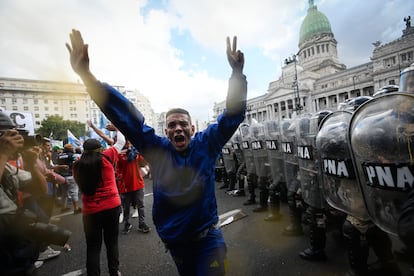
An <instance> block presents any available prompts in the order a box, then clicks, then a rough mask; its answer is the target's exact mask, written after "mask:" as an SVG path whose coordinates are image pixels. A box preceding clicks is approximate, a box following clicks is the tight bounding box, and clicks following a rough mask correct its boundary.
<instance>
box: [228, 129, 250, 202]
mask: <svg viewBox="0 0 414 276" xmlns="http://www.w3.org/2000/svg"><path fill="white" fill-rule="evenodd" d="M241 141H242V138H241V134H240V132H239V131H237V132H235V133H234V135H233V137H232V138H231V142H232V148H233V152H234V155H235V156H236V160H237V164H238V167H237V172H236V179H237V182H238V183H239V185H238V189H237V190H236V191H235V192H234V193H233V196H245V195H246V193H245V191H244V180H245V178H246V177H247V171H246V161H245V160H244V155H243V151H242V148H241Z"/></svg>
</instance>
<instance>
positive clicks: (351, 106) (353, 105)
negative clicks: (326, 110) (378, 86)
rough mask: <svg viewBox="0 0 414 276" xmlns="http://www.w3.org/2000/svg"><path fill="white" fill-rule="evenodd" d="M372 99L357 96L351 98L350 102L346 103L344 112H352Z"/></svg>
mask: <svg viewBox="0 0 414 276" xmlns="http://www.w3.org/2000/svg"><path fill="white" fill-rule="evenodd" d="M372 99H373V98H372V97H371V96H358V97H355V98H352V99H351V100H349V101H347V102H346V107H345V110H348V111H351V112H354V111H355V110H357V108H358V107H360V106H361V105H362V104H363V103H365V102H367V101H369V100H372Z"/></svg>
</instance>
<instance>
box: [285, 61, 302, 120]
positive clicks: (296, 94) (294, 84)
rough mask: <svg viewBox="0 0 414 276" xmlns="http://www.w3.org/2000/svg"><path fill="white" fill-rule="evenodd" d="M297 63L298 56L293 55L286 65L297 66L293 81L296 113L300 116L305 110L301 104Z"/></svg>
mask: <svg viewBox="0 0 414 276" xmlns="http://www.w3.org/2000/svg"><path fill="white" fill-rule="evenodd" d="M296 62H297V58H296V55H292V56H291V57H288V58H286V59H285V64H286V65H288V64H290V63H294V65H295V78H294V81H293V85H292V86H293V87H294V89H295V105H296V110H295V111H296V113H297V114H299V112H300V111H301V110H302V109H303V107H302V105H301V104H300V95H299V83H298V71H297V68H296Z"/></svg>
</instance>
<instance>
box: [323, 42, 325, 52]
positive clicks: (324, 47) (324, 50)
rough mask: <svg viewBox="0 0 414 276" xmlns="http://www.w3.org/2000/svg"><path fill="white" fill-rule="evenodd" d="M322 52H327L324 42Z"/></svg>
mask: <svg viewBox="0 0 414 276" xmlns="http://www.w3.org/2000/svg"><path fill="white" fill-rule="evenodd" d="M322 53H325V44H322Z"/></svg>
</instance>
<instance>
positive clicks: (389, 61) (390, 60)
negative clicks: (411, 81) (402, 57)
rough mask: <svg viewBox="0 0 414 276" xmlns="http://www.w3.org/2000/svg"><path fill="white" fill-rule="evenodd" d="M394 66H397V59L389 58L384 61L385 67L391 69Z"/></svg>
mask: <svg viewBox="0 0 414 276" xmlns="http://www.w3.org/2000/svg"><path fill="white" fill-rule="evenodd" d="M392 65H395V57H389V58H386V59H384V66H385V67H390V66H392Z"/></svg>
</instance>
